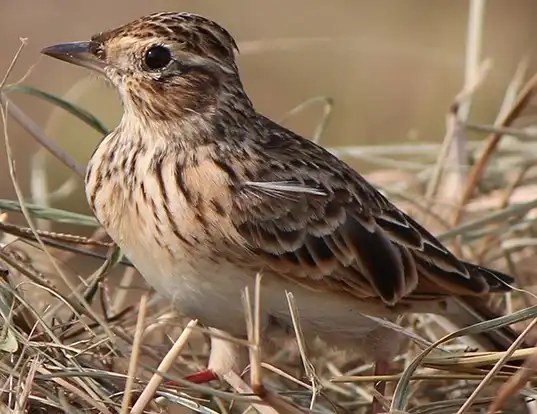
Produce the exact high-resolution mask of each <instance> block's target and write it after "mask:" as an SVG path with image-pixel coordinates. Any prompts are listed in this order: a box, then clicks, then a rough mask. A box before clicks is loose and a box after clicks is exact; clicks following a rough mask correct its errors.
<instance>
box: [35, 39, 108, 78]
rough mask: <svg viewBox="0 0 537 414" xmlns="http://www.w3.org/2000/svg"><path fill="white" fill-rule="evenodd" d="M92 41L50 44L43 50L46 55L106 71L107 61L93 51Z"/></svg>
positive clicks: (100, 71) (95, 69)
mask: <svg viewBox="0 0 537 414" xmlns="http://www.w3.org/2000/svg"><path fill="white" fill-rule="evenodd" d="M91 46H92V43H91V42H70V43H60V44H58V45H53V46H48V47H46V48H44V49H43V50H41V53H43V54H44V55H47V56H50V57H53V58H56V59H59V60H63V61H64V62H67V63H72V64H73V65H77V66H82V67H84V68H88V69H91V70H94V71H97V72H99V73H104V69H105V67H106V63H105V62H103V61H102V60H100V59H99V58H98V57H97V56H95V54H94V53H92V51H91V49H92V48H91Z"/></svg>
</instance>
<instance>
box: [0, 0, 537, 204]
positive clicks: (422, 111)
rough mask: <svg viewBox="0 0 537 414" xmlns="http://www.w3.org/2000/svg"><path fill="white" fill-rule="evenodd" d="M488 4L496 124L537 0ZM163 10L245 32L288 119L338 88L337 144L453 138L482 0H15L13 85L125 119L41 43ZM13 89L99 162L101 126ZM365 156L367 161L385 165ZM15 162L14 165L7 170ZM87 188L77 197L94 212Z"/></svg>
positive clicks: (529, 40) (16, 132)
mask: <svg viewBox="0 0 537 414" xmlns="http://www.w3.org/2000/svg"><path fill="white" fill-rule="evenodd" d="M486 6H487V7H486V14H485V22H484V29H483V39H484V40H483V52H482V57H483V58H486V57H489V58H491V59H492V63H493V67H492V70H491V72H490V73H489V74H488V76H487V77H486V79H485V84H484V85H483V86H482V87H481V88H480V89H479V90H478V92H477V93H476V95H475V97H474V104H473V106H472V112H471V120H472V121H473V122H475V123H487V124H491V123H492V122H493V120H494V118H495V116H496V114H497V112H498V108H499V106H500V103H501V101H502V98H503V95H504V94H505V90H506V88H507V85H508V83H509V81H510V79H511V78H512V77H513V74H514V72H515V70H516V67H517V65H519V63H520V62H521V60H522V59H523V58H525V57H529V58H530V68H529V71H528V73H533V70H534V69H535V68H536V65H535V64H536V61H535V56H534V50H535V39H536V37H537V3H536V2H535V1H532V0H519V1H516V2H510V1H506V0H494V1H489V2H487V4H486ZM161 10H178V11H190V12H195V13H200V14H203V15H205V16H208V17H210V18H212V19H214V20H216V21H217V22H219V23H221V24H222V25H223V26H225V27H226V28H227V29H228V30H229V31H231V33H232V34H233V35H234V36H235V37H236V39H237V40H238V43H239V46H240V49H241V54H240V56H239V58H238V59H239V65H240V68H241V71H242V76H243V80H244V83H245V86H246V89H247V91H248V92H249V94H250V95H251V97H252V99H253V101H254V103H255V104H256V105H257V108H258V110H259V111H260V112H263V113H264V114H266V115H268V116H270V117H272V118H275V119H280V118H281V117H283V116H284V115H285V114H286V113H287V112H288V111H289V110H291V109H292V108H293V107H295V106H297V105H299V104H301V103H303V102H304V101H306V100H308V99H310V98H313V97H315V96H325V97H330V98H332V99H333V100H334V103H335V105H334V108H333V116H332V118H331V120H330V123H329V125H328V129H327V131H326V133H325V134H324V135H323V139H322V142H321V143H322V144H323V145H325V146H341V145H347V146H349V145H376V144H393V143H402V142H407V141H413V142H416V143H428V142H439V141H441V139H442V137H443V136H444V132H445V114H446V111H447V109H448V107H449V105H450V104H451V103H452V101H453V99H454V96H455V95H456V93H457V92H458V91H459V90H460V89H461V87H462V85H463V82H464V62H465V44H466V32H467V18H468V2H467V1H463V0H437V1H434V2H423V1H416V0H407V1H404V2H403V1H397V2H394V1H390V0H377V1H374V2H373V1H361V0H339V1H337V2H327V1H321V0H295V1H293V2H289V1H283V0H272V1H270V2H250V1H245V0H233V1H226V2H219V1H205V0H191V1H187V0H183V1H179V0H173V1H172V0H168V1H164V0H155V1H151V2H147V1H141V0H138V1H136V0H123V1H105V0H92V1H91V2H80V1H76V2H73V1H70V0H54V1H52V0H40V1H39V2H35V1H32V0H2V4H1V6H0V12H1V13H0V35H1V38H2V48H1V49H0V71H2V72H4V71H5V70H6V69H7V67H8V65H9V63H10V61H11V59H12V58H13V55H14V53H15V52H16V50H17V48H18V47H19V44H20V41H19V38H21V37H24V38H27V39H28V45H27V47H26V48H25V49H24V52H23V54H22V56H21V58H20V59H19V61H18V62H17V65H16V67H15V69H14V71H13V73H12V76H11V77H10V82H17V81H18V80H19V79H21V78H22V77H23V76H27V77H26V78H25V79H24V81H23V83H24V84H28V85H32V86H35V87H37V88H40V89H43V90H45V91H48V92H51V93H54V94H58V95H60V96H63V97H66V98H67V99H69V100H71V101H74V102H77V103H79V104H80V105H81V106H83V107H84V108H86V109H88V110H90V111H91V112H92V113H94V114H95V115H96V116H97V117H98V118H100V119H101V120H102V121H103V122H104V123H105V124H106V126H107V127H109V128H112V127H113V126H114V125H115V123H116V122H117V120H118V118H119V116H120V113H121V111H120V107H119V105H118V102H117V100H116V97H115V94H114V91H113V90H111V88H109V87H108V86H107V85H106V84H105V83H104V82H103V81H100V80H98V79H96V77H95V75H91V74H89V73H88V72H87V71H85V70H83V69H80V68H76V67H73V66H71V65H67V64H62V63H61V62H58V61H55V60H53V59H47V58H44V57H43V56H41V55H40V54H39V50H40V49H41V48H42V47H44V46H47V45H50V44H53V43H57V42H65V41H71V40H84V39H88V38H89V37H90V36H91V35H92V34H94V33H96V32H99V31H101V30H104V29H107V28H110V27H114V26H116V25H119V24H121V23H123V22H127V21H129V20H131V19H133V18H136V17H139V16H141V15H144V14H147V13H151V12H155V11H161ZM11 98H12V99H13V100H14V101H15V102H16V103H18V104H19V106H20V107H21V108H23V110H24V111H25V112H26V113H27V114H28V115H29V116H30V117H31V118H32V119H33V120H35V121H36V122H37V123H38V124H39V125H40V126H42V127H43V128H44V129H45V131H46V132H47V133H48V134H49V135H50V137H51V138H52V139H54V140H55V141H57V142H58V143H59V144H60V145H61V146H62V148H64V149H65V150H66V151H67V152H68V153H69V154H71V155H72V156H73V157H74V158H75V159H76V160H77V161H78V162H80V163H83V162H85V161H86V160H87V158H88V156H89V154H90V153H91V151H92V149H93V148H94V146H95V145H96V142H97V140H98V139H99V134H97V133H96V132H94V131H92V130H90V129H89V128H87V127H86V126H84V125H82V124H81V123H80V122H79V121H78V120H75V119H74V118H73V117H71V116H70V115H66V113H65V112H63V111H61V110H58V109H56V110H54V109H53V107H52V106H51V105H49V104H47V103H45V102H43V101H41V100H38V99H35V98H33V97H28V96H23V95H21V94H17V93H12V94H11ZM322 112H323V108H322V105H320V104H317V105H312V106H311V107H309V108H307V109H306V110H304V111H302V112H300V113H299V114H298V115H295V116H293V117H292V118H290V119H289V120H288V121H286V122H287V125H289V126H291V127H292V128H293V129H295V130H296V131H298V132H299V133H301V134H303V135H305V136H307V137H311V135H312V133H313V131H314V129H315V126H316V125H317V123H318V122H319V119H320V117H321V115H322ZM9 131H10V137H11V141H12V143H13V146H14V151H15V157H16V161H17V167H18V170H19V179H20V184H21V185H22V186H23V188H25V189H28V185H29V176H28V174H29V171H30V169H29V168H28V163H30V162H32V158H31V157H29V156H28V155H29V154H33V153H34V152H35V151H37V145H36V144H35V143H34V142H33V140H32V139H31V138H30V137H28V135H27V134H26V133H25V132H24V131H23V130H22V129H21V128H20V127H19V126H18V125H16V123H15V122H14V121H10V123H9ZM2 145H3V142H2V143H0V146H2ZM2 152H3V150H2ZM41 161H42V162H43V163H44V165H45V168H46V170H47V171H48V172H49V173H51V176H50V178H49V185H50V188H49V189H50V190H51V191H53V190H54V189H55V188H57V186H59V185H60V184H61V183H62V182H63V181H64V180H65V178H66V176H65V173H66V170H64V169H63V168H62V167H61V165H60V164H59V163H58V162H57V161H55V160H52V159H48V158H47V157H45V158H44V161H43V160H41ZM34 162H35V160H34ZM351 163H353V166H355V167H357V168H360V169H361V170H362V171H363V170H368V169H369V167H370V166H371V165H370V163H366V162H363V160H362V161H356V160H351ZM5 172H6V164H5V163H3V162H2V163H0V174H1V175H0V176H2V177H5V176H6V175H5ZM76 185H77V186H78V189H77V190H76V191H75V192H74V193H73V194H72V196H70V199H69V200H67V202H68V203H69V205H70V206H74V207H75V209H82V210H84V209H85V202H84V199H83V196H82V191H81V186H80V183H76ZM12 196H13V191H12V186H11V184H10V182H9V180H2V181H0V197H2V198H10V197H12ZM71 197H74V198H71ZM73 203H74V204H73Z"/></svg>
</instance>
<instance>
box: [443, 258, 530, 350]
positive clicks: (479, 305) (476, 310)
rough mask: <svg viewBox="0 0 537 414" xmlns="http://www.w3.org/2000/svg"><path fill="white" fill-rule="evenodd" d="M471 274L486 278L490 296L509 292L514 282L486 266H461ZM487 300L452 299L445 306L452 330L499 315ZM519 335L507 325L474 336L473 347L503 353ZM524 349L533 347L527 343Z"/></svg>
mask: <svg viewBox="0 0 537 414" xmlns="http://www.w3.org/2000/svg"><path fill="white" fill-rule="evenodd" d="M464 265H465V266H466V268H467V269H468V271H469V272H470V274H471V275H472V274H474V275H476V276H478V275H479V276H481V277H483V278H485V280H486V281H487V283H488V284H489V286H490V292H491V293H502V292H509V291H510V290H511V285H512V284H513V282H514V280H513V278H512V277H510V276H508V275H506V274H504V273H501V272H498V271H496V270H492V269H488V268H486V267H482V266H478V265H474V264H471V263H464ZM488 302H489V301H488V298H487V297H486V296H485V297H482V296H463V297H459V298H454V299H453V300H452V301H451V302H450V303H449V305H448V315H447V317H448V319H449V321H450V322H451V323H453V324H454V325H455V326H454V327H455V328H458V329H461V328H464V327H467V326H470V325H474V324H476V323H478V322H483V321H487V320H490V319H494V318H497V317H499V316H501V314H500V313H499V312H496V311H494V309H492V308H491V306H490V305H489V303H488ZM518 336H519V333H518V332H516V331H515V330H514V329H513V328H511V327H510V326H505V327H501V328H497V329H494V330H492V331H488V332H484V333H481V334H477V335H476V336H474V337H473V339H474V341H475V342H476V345H478V346H479V347H480V348H483V349H485V350H491V351H492V350H494V351H505V350H506V349H507V348H509V346H511V344H512V343H513V342H514V341H515V340H516V339H517V337H518ZM526 346H532V345H529V344H526Z"/></svg>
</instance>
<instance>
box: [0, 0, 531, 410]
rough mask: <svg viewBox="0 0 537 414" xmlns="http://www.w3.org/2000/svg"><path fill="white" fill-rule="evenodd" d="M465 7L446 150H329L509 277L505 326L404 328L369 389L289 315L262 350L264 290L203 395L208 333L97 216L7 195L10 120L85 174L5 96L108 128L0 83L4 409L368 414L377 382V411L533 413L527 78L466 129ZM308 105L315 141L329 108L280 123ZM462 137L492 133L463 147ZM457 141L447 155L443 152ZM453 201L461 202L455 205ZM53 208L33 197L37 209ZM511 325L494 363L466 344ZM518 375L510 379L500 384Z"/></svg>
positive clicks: (502, 301) (472, 46) (362, 371)
mask: <svg viewBox="0 0 537 414" xmlns="http://www.w3.org/2000/svg"><path fill="white" fill-rule="evenodd" d="M471 10H472V12H471V13H470V18H469V33H470V35H469V38H468V67H467V69H466V80H465V85H464V87H463V88H462V90H461V93H460V94H458V95H457V97H455V98H454V101H453V105H452V106H451V108H450V109H449V111H448V113H447V115H446V135H445V138H444V142H443V144H442V145H438V144H430V145H426V144H423V143H422V144H420V145H414V146H413V145H410V144H407V145H399V146H389V145H385V146H381V147H340V148H331V150H332V151H333V152H334V153H336V154H338V155H339V156H342V157H347V158H352V157H359V158H362V159H367V160H368V161H370V162H373V163H377V164H379V165H381V166H382V167H383V168H379V169H378V170H377V171H375V172H374V173H372V174H370V176H369V177H368V178H369V179H371V180H372V181H373V182H374V183H375V184H377V185H378V186H379V187H381V188H382V189H383V190H384V191H385V192H386V193H387V194H389V195H390V197H391V198H392V199H393V200H394V201H395V202H396V203H397V204H398V205H399V206H400V207H401V208H403V209H405V210H406V211H407V212H408V213H409V214H412V215H414V216H417V217H419V219H420V220H421V221H422V222H426V223H427V225H428V227H430V228H432V229H433V230H435V231H436V233H437V234H438V235H439V237H440V238H441V240H442V241H443V242H445V243H448V244H450V246H451V247H452V248H453V249H454V250H455V251H457V252H458V253H459V254H460V255H462V256H463V257H465V258H467V259H468V260H473V261H476V262H480V263H484V264H488V265H491V266H494V267H497V268H503V269H506V270H508V271H509V272H510V273H512V274H513V275H514V276H515V278H516V280H517V286H518V288H517V290H516V291H515V292H513V293H511V294H509V295H505V296H503V297H499V298H495V302H494V303H493V304H492V305H493V306H494V307H495V308H496V309H498V311H499V312H500V313H504V314H506V315H507V316H505V317H502V318H498V319H497V320H492V321H487V322H484V323H481V324H478V325H474V326H472V327H469V328H465V329H462V330H458V331H456V332H453V331H452V328H451V327H450V326H447V325H446V324H445V323H444V322H443V321H442V319H441V318H438V317H435V316H432V315H411V316H407V317H405V319H404V320H403V321H402V322H401V326H402V327H397V329H404V330H405V332H407V333H408V336H409V337H412V338H414V340H412V341H409V343H408V344H407V346H406V347H405V350H404V352H402V353H401V355H400V356H399V357H398V358H397V359H396V361H395V364H394V365H395V370H396V372H397V373H396V374H393V375H389V376H385V377H382V378H379V377H375V376H372V375H369V372H371V367H370V366H368V365H364V364H363V363H362V362H361V361H360V360H359V359H357V358H356V357H355V356H354V355H347V354H342V353H340V352H337V351H332V350H330V349H326V348H325V347H323V346H322V345H319V346H317V345H316V344H305V343H304V341H303V340H301V338H302V336H301V334H300V318H298V317H295V318H293V320H294V323H295V331H296V336H297V340H298V344H299V346H298V348H292V347H289V348H284V349H280V350H278V351H277V352H275V353H273V354H268V353H263V352H262V350H261V349H260V346H259V317H258V315H259V308H260V306H262V303H259V289H262V283H261V278H259V280H260V283H259V284H258V287H257V289H256V291H255V292H245V294H244V298H245V312H246V315H247V318H246V320H247V321H248V332H249V338H248V341H239V343H242V344H243V345H244V346H248V347H249V349H250V357H251V366H250V375H249V376H248V375H246V376H243V377H242V378H240V377H238V376H234V377H233V376H231V377H229V378H225V381H223V382H222V383H217V384H211V385H212V386H211V387H208V386H200V385H194V384H190V383H188V382H186V381H184V380H182V379H181V376H182V375H184V374H185V373H187V372H192V371H194V370H197V369H199V368H201V367H203V366H204V365H205V363H206V360H207V341H206V340H205V336H204V335H206V334H210V333H209V332H207V331H205V330H204V329H203V328H200V327H198V326H197V325H196V322H195V321H188V320H184V319H182V318H180V317H178V316H177V315H176V314H175V313H173V312H171V311H170V310H169V309H168V307H167V304H166V301H163V300H161V299H160V298H159V297H157V296H156V295H155V294H154V293H153V292H150V293H147V292H143V291H142V290H141V289H137V288H136V287H135V283H134V282H135V280H136V275H135V271H134V270H133V268H132V267H131V266H130V264H129V263H128V261H127V260H125V259H124V258H122V257H121V254H120V252H119V251H118V250H117V249H115V248H114V246H113V245H112V244H111V243H110V242H109V241H108V239H107V238H106V236H105V235H104V234H103V233H102V231H101V230H100V229H99V228H98V227H97V223H96V221H95V220H94V219H93V218H92V217H88V216H84V215H81V214H76V213H73V212H70V211H66V210H61V209H54V208H51V207H48V206H47V205H46V203H44V204H43V205H33V204H30V203H27V201H26V200H25V198H24V196H23V194H22V191H21V190H20V188H19V185H18V182H17V174H16V169H15V163H14V160H13V156H12V154H11V150H10V141H9V134H8V122H12V121H14V122H17V123H19V124H21V125H22V126H23V127H24V128H25V129H26V131H27V132H28V133H29V134H30V135H31V136H32V137H34V138H35V139H36V140H37V141H38V142H39V143H40V144H41V145H42V146H43V147H44V148H46V149H47V150H49V151H50V152H51V153H52V154H54V155H55V156H56V157H57V158H58V160H60V161H61V162H63V163H64V164H65V165H67V166H68V167H69V168H71V170H72V171H73V173H74V174H75V175H78V176H79V177H80V176H81V174H82V171H83V167H82V166H79V165H77V164H76V163H75V162H74V161H73V160H72V158H71V157H70V156H69V155H68V154H66V153H64V152H63V151H62V150H61V149H60V148H58V147H57V146H56V145H55V144H54V142H53V140H51V139H50V138H48V137H47V136H46V135H45V134H44V133H43V132H42V130H41V129H40V128H39V127H38V126H37V125H35V123H34V122H33V121H32V120H31V119H30V118H29V117H28V116H26V115H25V113H24V111H22V110H21V109H20V108H18V107H16V106H15V105H14V104H13V103H12V102H11V101H10V100H9V98H8V96H7V94H8V93H15V92H23V93H29V94H32V95H34V96H36V97H38V98H40V99H45V100H47V101H49V102H51V103H52V104H54V105H56V106H60V107H62V108H63V109H65V110H67V111H69V112H70V113H72V114H73V115H74V116H77V117H78V118H79V119H80V120H81V121H82V122H84V123H86V124H87V125H88V126H89V127H93V128H95V129H96V130H98V131H100V132H101V133H104V132H105V131H104V128H103V127H102V125H101V124H100V123H99V121H98V120H96V119H94V118H93V117H92V116H91V114H88V113H86V112H85V111H82V110H81V109H79V108H77V107H75V106H74V105H72V104H70V103H68V102H64V101H62V100H61V99H59V98H57V97H55V96H52V95H48V94H46V93H44V92H42V91H36V90H34V89H31V88H28V87H23V86H21V85H4V83H5V81H4V82H2V84H0V99H1V102H2V117H3V118H2V119H3V123H4V134H3V135H4V137H5V142H6V148H7V154H6V159H7V162H8V163H9V165H10V166H11V168H10V177H2V179H5V180H11V181H12V182H13V185H14V188H15V189H16V192H17V195H18V199H17V200H0V212H1V211H4V212H9V214H2V215H0V230H1V231H3V234H4V236H3V238H2V239H0V240H1V244H0V276H1V277H2V279H1V280H2V282H1V286H0V287H1V288H0V315H1V319H2V321H3V323H2V329H1V331H0V352H1V355H0V412H2V413H3V412H6V413H19V412H31V413H40V412H47V413H48V412H50V413H63V412H65V413H86V412H104V413H126V412H133V413H141V412H155V413H156V412H163V413H180V412H186V410H193V411H196V412H200V413H215V412H218V413H227V412H244V411H248V410H251V409H255V410H257V411H260V412H263V413H269V412H270V413H274V412H281V413H287V412H289V413H295V412H297V413H298V412H307V411H313V412H323V413H324V412H326V413H331V412H366V410H367V409H368V407H369V405H370V403H371V400H372V396H373V394H372V392H373V391H372V390H373V383H374V382H375V381H378V380H385V381H388V382H389V384H390V387H389V388H391V389H392V391H393V398H391V399H390V400H388V401H386V408H387V409H390V410H393V411H403V412H409V413H421V414H426V413H427V414H433V413H434V414H437V413H438V414H443V413H455V412H457V413H463V412H480V410H486V409H490V407H492V408H493V409H497V408H499V407H500V406H502V405H505V407H504V410H505V412H513V413H522V412H534V411H535V407H534V406H533V405H532V402H531V401H532V398H533V397H534V394H535V393H534V391H533V390H532V388H531V381H532V380H534V377H535V376H536V374H535V369H534V365H535V363H534V362H533V360H534V359H535V355H536V353H535V352H534V351H535V349H534V348H527V349H517V348H518V346H519V345H520V343H519V342H521V341H522V340H524V339H527V336H526V335H529V334H530V333H531V331H532V330H533V329H532V328H533V326H534V324H535V323H536V322H535V321H536V320H537V319H535V316H536V315H537V307H535V306H536V305H537V301H536V300H535V295H534V294H533V293H532V288H531V285H532V278H533V273H534V271H533V269H534V268H535V266H537V262H536V259H535V246H536V245H537V243H536V240H537V237H536V234H535V230H536V226H535V217H536V215H535V208H536V207H537V201H536V200H535V196H534V194H535V188H536V187H535V185H536V184H535V180H536V178H537V174H536V173H535V171H534V169H533V168H532V167H533V166H534V165H535V161H534V160H535V159H536V158H537V157H536V155H537V146H536V145H535V144H534V143H533V138H535V131H534V130H532V129H528V128H522V127H521V126H522V125H528V124H531V122H532V121H533V119H532V118H533V115H534V111H533V109H534V108H532V97H533V95H534V92H535V91H536V85H535V84H536V82H537V78H536V77H531V78H530V79H529V80H528V81H524V79H526V77H527V76H526V74H525V73H524V71H523V69H521V70H519V71H518V72H517V73H516V74H515V75H514V77H513V81H512V82H511V84H510V85H509V86H508V87H507V89H506V97H505V100H504V104H503V106H502V108H501V109H500V111H499V115H498V118H497V121H496V122H495V123H494V124H493V125H472V124H469V123H468V121H467V120H468V113H469V110H470V106H471V101H472V96H473V93H474V92H475V90H476V89H478V88H479V87H480V86H481V84H482V80H483V79H484V77H486V76H487V71H490V70H493V68H490V67H488V69H487V66H486V65H483V60H482V59H481V57H480V53H481V52H480V43H481V40H480V33H481V27H482V19H483V14H484V2H483V1H473V2H471ZM15 60H16V59H14V62H15ZM521 67H523V66H521ZM8 75H9V73H8ZM6 79H7V75H6ZM316 103H322V104H323V105H324V108H325V111H324V116H323V118H322V120H321V121H320V123H319V126H318V127H317V129H316V130H315V131H316V132H315V139H316V140H319V139H321V138H322V134H323V131H324V129H325V127H326V124H327V122H328V119H329V117H330V114H331V110H332V101H331V100H330V99H329V98H324V97H323V98H315V99H312V100H311V101H309V102H308V103H305V104H303V105H301V106H300V107H299V108H297V109H296V110H294V111H292V112H291V113H290V114H289V116H292V115H293V114H295V113H296V112H298V111H300V110H303V109H304V107H306V106H307V105H309V104H316ZM81 127H83V126H81ZM470 133H474V134H475V133H481V134H482V133H486V134H488V136H486V137H485V138H483V137H481V138H480V139H478V140H473V141H468V140H467V135H468V134H470ZM453 143H456V145H457V148H459V150H458V151H455V152H453V150H452V149H451V148H453V145H452V144H453ZM461 148H463V149H464V151H462V152H461V151H460V149H461ZM437 154H440V155H437ZM461 154H462V156H461ZM468 159H470V160H471V162H470V163H468V162H467V160H468ZM42 173H43V172H41V174H42ZM36 176H38V175H36ZM453 177H455V178H453ZM36 179H37V178H36ZM37 187H39V186H37ZM454 194H460V195H461V197H460V199H457V198H456V197H453V195H454ZM48 196H49V195H48V194H44V195H43V199H49V198H47V197H48ZM18 214H22V215H23V216H24V218H25V220H26V222H27V226H25V227H22V226H19V225H16V224H13V222H12V221H11V217H12V215H13V217H14V216H16V215H18ZM51 223H68V224H70V225H72V226H76V228H78V229H79V230H80V232H79V233H77V234H58V233H54V232H51V231H50V230H49V228H50V224H51ZM88 228H90V229H91V230H92V231H93V232H94V233H93V235H92V236H90V237H87V236H84V234H87V232H85V230H87V229H88ZM83 257H97V258H100V259H101V265H100V266H99V268H98V269H97V270H95V271H91V272H87V274H78V273H77V272H76V271H74V270H73V269H72V268H71V267H70V266H69V264H68V263H69V262H71V261H76V260H80V259H81V258H83ZM112 274H113V275H114V276H113V278H115V280H116V282H112V276H111V275H112ZM117 280H119V282H117ZM288 300H289V306H290V313H291V315H295V314H296V309H294V305H293V299H292V295H290V294H289V295H288ZM524 321H526V322H524ZM528 321H531V322H528ZM509 324H515V326H516V327H517V328H518V329H519V331H520V332H521V336H520V338H519V341H517V343H515V344H513V346H512V347H511V348H510V349H509V350H508V351H507V352H504V353H499V352H476V351H473V350H472V349H470V347H469V345H468V344H469V343H468V342H467V340H466V338H465V337H464V335H475V334H476V333H478V332H483V331H484V330H490V329H497V328H498V327H499V326H505V325H509ZM517 361H518V362H520V361H527V365H528V368H529V369H528V370H525V371H523V370H519V368H518V364H517ZM515 372H518V373H517V374H516V375H515V376H513V373H515ZM513 377H514V378H515V379H516V381H513V382H508V380H509V379H510V378H513ZM527 381H530V382H529V383H528V384H530V385H526V383H527ZM248 383H249V384H250V385H248ZM506 384H507V385H506ZM392 385H393V387H392ZM502 386H503V388H502ZM500 388H501V392H499V389H500ZM491 403H492V404H493V405H491ZM129 410H132V411H129ZM144 410H145V411H144Z"/></svg>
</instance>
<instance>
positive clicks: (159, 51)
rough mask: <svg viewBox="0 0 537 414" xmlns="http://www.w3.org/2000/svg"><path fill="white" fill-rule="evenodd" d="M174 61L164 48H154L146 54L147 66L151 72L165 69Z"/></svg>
mask: <svg viewBox="0 0 537 414" xmlns="http://www.w3.org/2000/svg"><path fill="white" fill-rule="evenodd" d="M171 60H172V54H171V52H170V51H169V50H168V48H166V47H164V46H152V47H150V48H149V49H148V50H147V52H145V57H144V61H145V65H146V66H147V67H148V68H149V69H151V70H158V69H163V68H165V67H166V66H168V64H169V63H170V61H171Z"/></svg>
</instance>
